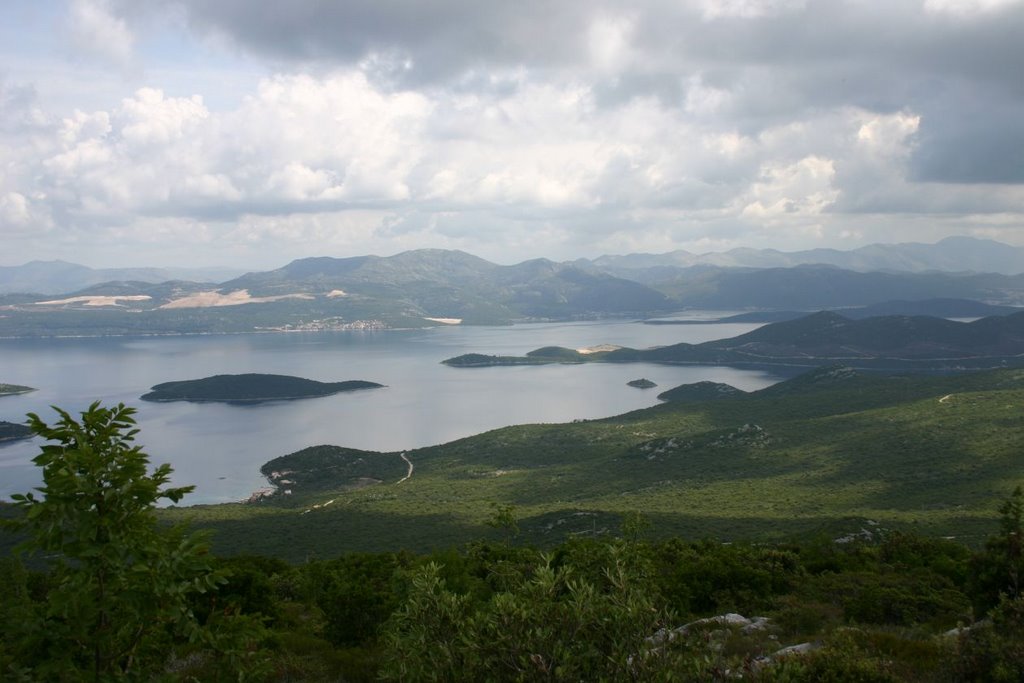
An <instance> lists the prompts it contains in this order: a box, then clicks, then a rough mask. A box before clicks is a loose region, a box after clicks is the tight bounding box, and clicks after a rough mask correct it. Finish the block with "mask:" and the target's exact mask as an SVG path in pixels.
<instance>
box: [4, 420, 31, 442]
mask: <svg viewBox="0 0 1024 683" xmlns="http://www.w3.org/2000/svg"><path fill="white" fill-rule="evenodd" d="M31 436H32V430H31V429H29V428H28V427H26V426H25V425H20V424H15V423H14V422H4V421H3V420H0V443H3V442H5V441H17V440H18V439H28V438H31Z"/></svg>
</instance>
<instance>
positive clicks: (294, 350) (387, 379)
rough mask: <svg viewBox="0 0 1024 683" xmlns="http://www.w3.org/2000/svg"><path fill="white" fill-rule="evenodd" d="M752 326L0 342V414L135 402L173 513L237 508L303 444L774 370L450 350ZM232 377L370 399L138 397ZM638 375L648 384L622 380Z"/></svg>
mask: <svg viewBox="0 0 1024 683" xmlns="http://www.w3.org/2000/svg"><path fill="white" fill-rule="evenodd" d="M756 327H758V325H754V324H712V325H694V326H689V325H680V326H676V325H666V326H658V325H643V324H639V323H634V322H629V321H601V322H578V323H544V324H525V325H515V326H511V327H441V328H433V329H427V330H408V331H406V330H389V331H379V332H317V333H295V334H248V335H223V336H181V337H109V338H75V339H41V340H39V339H31V340H29V339H17V340H11V339H8V340H0V381H2V382H7V383H14V384H25V385H29V386H33V387H36V388H37V389H38V391H35V392H32V393H30V394H24V395H19V396H8V397H2V398H0V420H7V421H10V422H22V421H23V420H24V415H25V413H27V412H36V413H38V414H39V415H40V416H41V417H42V418H43V419H44V420H45V421H47V422H53V420H54V419H55V417H56V414H55V413H54V412H53V411H52V410H50V408H49V406H50V405H56V406H59V407H61V408H63V409H65V410H68V411H70V412H72V413H77V412H79V411H82V410H84V409H85V408H87V407H88V405H89V404H90V403H91V402H93V401H95V400H101V401H103V403H104V404H105V405H112V404H115V403H117V402H124V403H126V404H128V405H131V406H135V407H137V408H138V415H137V416H136V417H137V419H138V422H139V428H140V429H141V432H140V434H139V436H138V440H139V443H141V444H143V446H144V447H145V450H146V451H147V452H148V453H149V455H150V457H151V460H152V462H153V463H154V464H159V463H163V462H169V463H170V464H171V465H172V467H173V468H174V484H175V485H185V484H195V485H196V486H197V488H196V491H195V492H194V493H193V494H191V495H190V496H188V497H187V498H186V499H185V501H184V503H186V504H198V503H215V502H225V501H232V500H240V499H243V498H245V497H247V496H248V495H249V493H251V492H252V491H254V490H255V489H257V488H260V487H261V486H264V485H266V482H265V480H264V479H263V477H262V476H261V475H260V472H259V468H260V466H261V465H262V464H263V463H265V462H266V461H268V460H270V459H271V458H275V457H277V456H279V455H284V454H286V453H291V452H294V451H297V450H299V449H301V448H304V447H306V446H313V445H318V444H334V445H339V446H348V447H353V448H362V449H368V450H378V451H395V450H407V449H414V448H420V447H423V446H430V445H434V444H439V443H444V442H447V441H451V440H453V439H458V438H462V437H466V436H470V435H473V434H478V433H480V432H483V431H487V430H489V429H494V428H497V427H503V426H506V425H511V424H524V423H535V422H569V421H572V420H574V419H592V418H600V417H608V416H611V415H617V414H620V413H624V412H627V411H630V410H635V409H638V408H644V407H647V406H651V405H654V404H656V403H658V400H657V398H656V396H657V394H658V393H660V392H662V391H665V390H666V389H670V388H672V387H674V386H677V385H679V384H684V383H690V382H699V381H702V380H711V381H716V382H725V383H728V384H732V385H733V386H735V387H737V388H740V389H743V390H747V391H751V390H755V389H759V388H762V387H765V386H768V385H770V384H773V383H775V382H777V381H779V380H780V379H783V377H782V376H781V375H776V374H772V373H769V372H764V371H760V370H738V369H734V368H725V367H693V366H672V365H659V364H652V363H629V364H603V363H596V364H586V365H545V366H516V367H493V368H451V367H448V366H444V365H441V364H440V361H442V360H444V359H445V358H450V357H452V356H457V355H460V354H463V353H470V352H479V353H487V354H510V355H522V354H524V353H526V352H527V351H530V350H533V349H535V348H538V347H541V346H548V345H558V346H567V347H571V348H581V347H584V346H592V345H596V344H617V345H621V346H631V347H634V348H646V347H650V346H658V345H665V344H674V343H678V342H682V341H686V342H690V343H697V342H702V341H708V340H711V339H720V338H725V337H733V336H736V335H738V334H742V333H744V332H747V331H749V330H752V329H754V328H756ZM245 372H262V373H276V374H286V375H296V376H299V377H307V378H310V379H316V380H320V381H341V380H349V379H363V380H369V381H373V382H379V383H381V384H385V385H387V386H386V388H383V389H375V390H368V391H359V392H352V393H343V394H337V395H335V396H329V397H324V398H314V399H305V400H298V401H280V402H272V403H264V404H258V405H250V406H238V405H226V404H219V403H204V404H198V403H183V402H182V403H148V402H144V401H140V400H139V397H140V396H141V395H142V394H143V393H145V392H146V391H148V390H149V388H150V387H151V386H153V385H154V384H158V383H160V382H167V381H173V380H184V379H198V378H200V377H206V376H210V375H216V374H234V373H245ZM640 377H646V378H648V379H650V380H652V381H654V382H656V383H657V384H658V388H656V389H651V390H639V389H634V388H632V387H628V386H626V382H628V381H629V380H632V379H637V378H640ZM40 444H41V442H40V441H39V440H38V439H33V440H29V441H20V442H16V443H13V444H7V445H3V446H0V498H3V499H9V498H10V496H11V494H13V493H19V492H24V491H28V490H29V489H31V488H32V487H33V486H36V485H38V484H39V482H40V477H39V474H38V468H36V467H35V466H34V465H33V464H32V463H31V459H32V458H33V457H34V456H35V455H36V454H37V453H38V451H39V446H40Z"/></svg>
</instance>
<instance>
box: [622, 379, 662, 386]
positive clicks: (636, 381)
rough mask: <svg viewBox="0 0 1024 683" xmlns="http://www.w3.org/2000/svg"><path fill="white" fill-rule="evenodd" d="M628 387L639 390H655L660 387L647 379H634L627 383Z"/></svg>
mask: <svg viewBox="0 0 1024 683" xmlns="http://www.w3.org/2000/svg"><path fill="white" fill-rule="evenodd" d="M626 386H628V387H636V388H637V389H653V388H654V387H656V386H658V385H657V384H655V383H654V382H652V381H651V380H649V379H647V378H646V377H641V378H640V379H634V380H630V381H628V382H626Z"/></svg>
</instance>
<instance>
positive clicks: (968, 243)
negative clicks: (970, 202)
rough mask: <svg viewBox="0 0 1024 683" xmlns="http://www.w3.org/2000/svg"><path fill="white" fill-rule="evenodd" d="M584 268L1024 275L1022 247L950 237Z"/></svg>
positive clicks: (661, 275) (644, 257) (605, 259)
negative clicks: (807, 268) (823, 268)
mask: <svg viewBox="0 0 1024 683" xmlns="http://www.w3.org/2000/svg"><path fill="white" fill-rule="evenodd" d="M575 263H576V264H577V265H580V266H582V267H593V268H599V269H601V270H605V271H607V272H610V273H614V274H616V275H618V276H619V277H627V278H630V279H636V280H638V281H640V282H648V283H649V282H654V281H657V280H661V279H665V278H667V277H670V276H671V275H672V273H673V271H677V270H678V269H681V268H691V267H693V266H716V267H720V268H791V267H793V266H799V265H808V264H819V265H829V266H836V267H838V268H844V269H847V270H855V271H861V272H867V271H876V270H883V271H906V272H914V273H920V272H925V271H930V270H937V271H945V272H975V273H1002V274H1004V275H1015V274H1018V273H1024V248H1021V247H1013V246H1010V245H1007V244H1002V243H1000V242H995V241H992V240H985V239H977V238H973V237H948V238H946V239H944V240H941V241H940V242H937V243H936V244H922V243H917V242H906V243H902V244H870V245H868V246H865V247H860V248H859V249H852V250H849V251H840V250H838V249H810V250H806V251H794V252H783V251H778V250H776V249H748V248H739V249H731V250H729V251H725V252H709V253H705V254H694V253H691V252H688V251H681V250H680V251H672V252H668V253H665V254H628V255H625V256H601V257H599V258H596V259H594V260H592V261H591V260H587V259H580V260H578V261H576V262H575Z"/></svg>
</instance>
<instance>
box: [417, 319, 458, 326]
mask: <svg viewBox="0 0 1024 683" xmlns="http://www.w3.org/2000/svg"><path fill="white" fill-rule="evenodd" d="M424 320H429V321H430V322H432V323H441V324H442V325H461V324H462V318H424Z"/></svg>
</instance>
